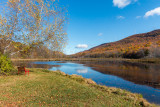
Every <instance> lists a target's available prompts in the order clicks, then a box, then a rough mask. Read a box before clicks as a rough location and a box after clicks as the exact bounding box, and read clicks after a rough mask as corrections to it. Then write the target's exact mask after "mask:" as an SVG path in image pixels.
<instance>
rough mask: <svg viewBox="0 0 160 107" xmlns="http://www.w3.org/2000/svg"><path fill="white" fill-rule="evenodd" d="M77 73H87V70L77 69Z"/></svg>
mask: <svg viewBox="0 0 160 107" xmlns="http://www.w3.org/2000/svg"><path fill="white" fill-rule="evenodd" d="M76 71H77V72H78V73H87V72H88V69H77V70H76Z"/></svg>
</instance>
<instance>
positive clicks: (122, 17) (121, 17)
mask: <svg viewBox="0 0 160 107" xmlns="http://www.w3.org/2000/svg"><path fill="white" fill-rule="evenodd" d="M117 19H125V17H124V16H117Z"/></svg>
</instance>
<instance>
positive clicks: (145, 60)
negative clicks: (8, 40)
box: [11, 58, 160, 64]
mask: <svg viewBox="0 0 160 107" xmlns="http://www.w3.org/2000/svg"><path fill="white" fill-rule="evenodd" d="M11 61H126V62H133V63H134V62H139V63H155V64H160V58H143V59H124V58H51V59H47V58H46V59H45V58H38V59H11Z"/></svg>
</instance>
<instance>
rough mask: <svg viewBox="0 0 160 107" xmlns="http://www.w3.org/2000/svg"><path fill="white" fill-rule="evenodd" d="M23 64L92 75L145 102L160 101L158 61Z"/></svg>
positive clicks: (105, 83)
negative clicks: (139, 96) (138, 95)
mask: <svg viewBox="0 0 160 107" xmlns="http://www.w3.org/2000/svg"><path fill="white" fill-rule="evenodd" d="M20 64H22V63H20ZM25 64H26V67H34V68H35V67H36V68H37V67H38V68H40V67H41V68H44V67H46V68H47V69H50V70H60V71H63V72H65V73H67V74H69V75H71V74H77V75H82V76H83V77H85V78H91V79H92V80H94V81H95V82H96V83H98V84H102V85H106V86H111V87H117V88H122V89H126V90H129V91H131V92H135V93H141V94H142V95H143V96H144V98H146V99H147V100H148V101H150V102H153V103H156V104H160V69H159V68H160V66H159V64H141V63H129V62H123V61H119V62H117V61H81V62H61V61H50V62H28V63H27V62H25ZM17 65H18V64H17Z"/></svg>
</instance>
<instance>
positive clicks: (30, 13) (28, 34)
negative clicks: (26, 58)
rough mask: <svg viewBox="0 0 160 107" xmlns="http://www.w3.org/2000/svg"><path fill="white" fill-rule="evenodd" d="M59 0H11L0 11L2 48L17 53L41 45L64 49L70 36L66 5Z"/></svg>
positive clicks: (3, 51)
mask: <svg viewBox="0 0 160 107" xmlns="http://www.w3.org/2000/svg"><path fill="white" fill-rule="evenodd" d="M58 2H59V0H8V2H7V4H6V5H5V6H3V9H4V10H5V11H4V13H3V14H2V13H0V41H2V42H0V47H1V48H0V51H1V52H2V53H3V54H6V53H7V52H9V53H10V55H14V54H16V53H18V52H20V51H27V50H30V49H31V48H32V47H41V46H45V47H47V48H48V49H50V50H53V51H61V50H62V49H63V47H65V45H66V40H67V34H66V32H65V23H66V9H65V8H63V7H62V6H59V5H58ZM0 9H2V6H0Z"/></svg>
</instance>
